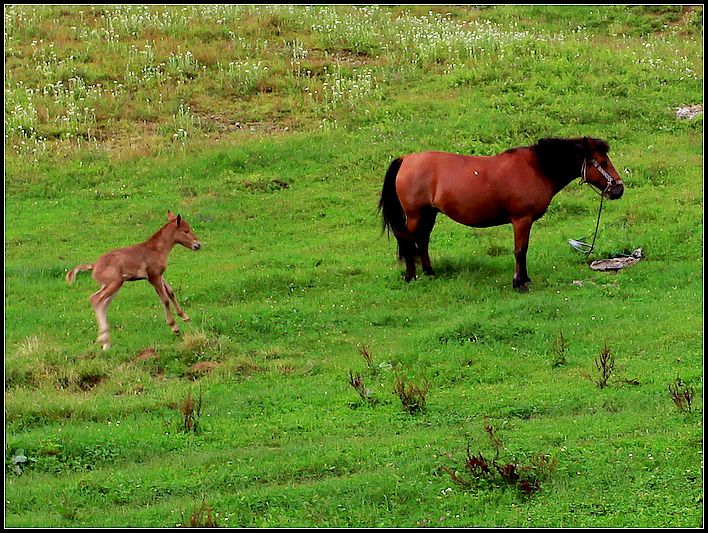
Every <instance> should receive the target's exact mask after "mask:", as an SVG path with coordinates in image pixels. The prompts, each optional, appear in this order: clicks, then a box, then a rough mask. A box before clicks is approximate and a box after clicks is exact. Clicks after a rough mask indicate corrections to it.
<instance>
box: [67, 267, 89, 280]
mask: <svg viewBox="0 0 708 533" xmlns="http://www.w3.org/2000/svg"><path fill="white" fill-rule="evenodd" d="M85 270H93V265H77V266H75V267H74V268H72V269H71V270H69V272H67V273H66V281H67V283H74V280H75V279H76V273H77V272H83V271H85Z"/></svg>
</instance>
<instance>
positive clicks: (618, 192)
mask: <svg viewBox="0 0 708 533" xmlns="http://www.w3.org/2000/svg"><path fill="white" fill-rule="evenodd" d="M623 194H624V183H616V184H615V185H613V186H612V187H610V189H609V190H608V191H607V198H609V199H610V200H617V199H619V198H621V197H622V195H623Z"/></svg>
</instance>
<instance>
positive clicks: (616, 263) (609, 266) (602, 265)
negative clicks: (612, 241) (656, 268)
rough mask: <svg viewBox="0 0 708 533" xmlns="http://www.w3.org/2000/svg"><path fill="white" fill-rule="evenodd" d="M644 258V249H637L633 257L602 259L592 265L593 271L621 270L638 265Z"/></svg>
mask: <svg viewBox="0 0 708 533" xmlns="http://www.w3.org/2000/svg"><path fill="white" fill-rule="evenodd" d="M641 258H642V249H641V248H637V249H636V250H634V251H633V252H632V254H631V255H629V256H626V257H613V258H611V259H600V260H598V261H593V262H592V263H590V268H592V269H593V270H620V269H622V268H625V267H628V266H632V265H634V264H636V263H637V262H638V261H639V260H640V259H641Z"/></svg>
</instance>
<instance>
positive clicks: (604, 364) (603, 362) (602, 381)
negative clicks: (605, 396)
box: [595, 345, 615, 389]
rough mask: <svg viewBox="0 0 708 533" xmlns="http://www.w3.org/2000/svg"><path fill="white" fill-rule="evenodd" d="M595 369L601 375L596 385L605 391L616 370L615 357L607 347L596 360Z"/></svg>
mask: <svg viewBox="0 0 708 533" xmlns="http://www.w3.org/2000/svg"><path fill="white" fill-rule="evenodd" d="M595 368H596V369H597V371H598V373H599V376H598V377H597V379H596V380H595V383H597V386H598V387H600V388H601V389H604V388H605V387H607V382H608V381H609V379H610V377H611V376H612V372H614V370H615V356H614V354H613V353H612V352H611V351H610V349H609V348H608V347H607V345H605V346H604V348H602V350H600V354H599V355H598V356H597V357H596V358H595Z"/></svg>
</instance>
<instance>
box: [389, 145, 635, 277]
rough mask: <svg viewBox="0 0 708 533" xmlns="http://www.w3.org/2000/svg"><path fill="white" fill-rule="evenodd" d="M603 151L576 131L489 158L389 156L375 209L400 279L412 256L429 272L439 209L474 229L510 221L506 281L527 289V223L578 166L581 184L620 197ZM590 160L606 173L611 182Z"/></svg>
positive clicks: (412, 271)
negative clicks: (389, 236)
mask: <svg viewBox="0 0 708 533" xmlns="http://www.w3.org/2000/svg"><path fill="white" fill-rule="evenodd" d="M608 151H609V145H608V144H607V143H606V142H605V141H601V140H599V139H592V138H589V137H582V138H577V139H541V140H540V141H539V143H538V144H537V145H534V146H528V147H521V148H516V149H512V150H507V151H505V152H503V153H501V154H498V155H494V156H469V155H457V154H450V153H445V152H420V153H416V154H409V155H405V156H402V157H399V158H397V159H395V160H394V161H393V162H392V163H391V166H390V167H389V170H388V172H387V173H386V177H385V178H384V184H383V189H382V191H381V200H380V201H379V209H380V210H381V214H382V222H383V228H384V229H385V230H386V229H387V230H390V231H392V232H393V234H394V235H395V237H396V239H397V240H398V250H399V257H401V258H402V259H405V261H406V276H405V279H406V281H410V280H412V279H414V278H415V277H416V265H415V259H416V257H417V256H418V257H420V259H421V263H422V267H423V270H424V271H425V272H426V273H427V274H432V273H433V269H432V267H431V266H430V257H429V255H428V244H429V242H430V233H431V232H432V230H433V226H434V225H435V218H436V216H437V214H438V213H439V212H441V213H444V214H445V215H447V216H448V217H450V218H451V219H452V220H455V221H456V222H459V223H460V224H465V225H467V226H471V227H476V228H484V227H490V226H499V225H502V224H511V225H512V226H513V227H514V256H515V258H516V268H515V271H514V278H513V286H514V288H516V289H518V290H520V291H526V290H528V287H527V283H528V282H530V281H531V280H530V279H529V277H528V274H527V272H526V252H527V249H528V242H529V236H530V233H531V225H532V224H533V222H534V221H536V220H538V219H539V218H541V217H542V216H543V215H544V213H545V212H546V210H547V209H548V206H549V204H550V202H551V200H552V198H553V197H554V196H555V195H556V194H557V193H558V192H559V191H560V190H561V189H562V188H563V187H565V186H566V185H567V184H568V183H570V182H571V181H572V180H573V179H575V178H577V177H578V176H580V175H581V169H582V168H587V170H586V172H587V175H586V176H585V177H586V178H587V181H588V183H591V184H592V185H594V186H596V187H598V188H599V189H600V190H603V189H604V191H603V194H605V195H606V196H607V197H608V198H610V199H616V198H619V197H620V196H622V193H623V192H624V185H623V184H622V180H621V179H620V177H619V175H618V174H617V171H616V170H615V168H614V166H613V165H612V162H611V161H610V159H609V157H608V156H607V152H608ZM584 161H585V162H586V164H585V165H584V164H583V162H584ZM589 161H592V162H593V164H591V165H588V164H587V162H589ZM595 163H596V164H597V165H600V166H601V167H602V168H603V169H604V171H605V172H606V173H608V174H609V175H610V176H611V177H612V179H613V180H614V182H613V183H614V185H613V186H612V187H610V185H611V183H610V182H609V180H607V179H605V177H603V175H602V174H601V173H600V172H599V170H598V169H597V167H594V164H595Z"/></svg>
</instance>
